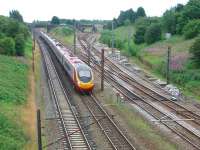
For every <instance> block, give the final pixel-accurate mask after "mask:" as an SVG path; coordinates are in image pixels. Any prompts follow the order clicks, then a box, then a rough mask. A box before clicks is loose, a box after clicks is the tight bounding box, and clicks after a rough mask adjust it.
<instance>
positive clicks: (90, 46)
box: [88, 43, 92, 66]
mask: <svg viewBox="0 0 200 150" xmlns="http://www.w3.org/2000/svg"><path fill="white" fill-rule="evenodd" d="M91 48H92V44H91V43H89V48H88V66H90V59H91Z"/></svg>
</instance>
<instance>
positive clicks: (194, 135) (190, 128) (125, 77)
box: [79, 35, 200, 149]
mask: <svg viewBox="0 0 200 150" xmlns="http://www.w3.org/2000/svg"><path fill="white" fill-rule="evenodd" d="M87 36H88V35H87ZM85 39H86V37H84V36H82V37H81V38H79V42H80V44H81V45H82V47H83V49H84V50H85V51H86V50H87V47H88V44H87V41H86V40H85ZM96 55H97V56H98V57H100V53H99V51H96ZM81 57H82V58H83V59H84V60H85V61H87V51H86V54H85V53H83V54H82V56H81ZM92 59H93V60H92V62H93V64H94V65H93V68H94V69H95V70H96V71H97V72H99V74H100V68H99V67H100V66H99V64H97V63H96V62H95V58H94V57H93V58H92ZM105 60H106V63H105V66H106V67H105V78H106V80H107V81H108V82H109V83H110V84H111V85H112V86H113V87H114V88H115V89H116V90H117V91H119V92H120V93H121V94H122V95H123V96H124V97H125V98H126V99H127V100H129V101H131V102H133V103H135V104H136V105H138V106H139V107H140V108H142V109H144V110H145V111H146V112H148V113H149V114H150V115H152V116H153V117H154V118H156V119H157V120H158V121H160V122H162V123H163V124H164V125H165V126H167V127H168V128H169V129H171V130H172V131H173V132H175V133H176V134H177V135H179V136H180V137H181V138H182V139H184V140H186V141H187V142H188V143H190V144H191V145H192V146H193V147H194V148H196V149H200V142H199V141H200V130H198V129H200V116H199V115H198V114H196V113H194V112H192V111H191V110H188V109H187V108H185V107H184V106H182V105H180V104H178V103H177V102H174V101H171V100H169V99H168V98H166V97H165V96H163V94H164V92H163V91H161V90H159V91H156V90H154V89H155V88H153V87H149V85H146V84H145V83H144V81H141V79H139V78H138V77H137V76H134V77H133V76H131V75H130V74H128V73H127V72H125V71H124V70H123V69H122V68H121V66H119V65H117V64H116V63H114V62H113V61H111V60H110V59H108V58H105ZM126 85H129V86H126ZM161 107H165V108H166V110H167V111H163V110H162V109H161ZM182 119H183V120H185V122H187V124H185V123H183V122H181V120H182Z"/></svg>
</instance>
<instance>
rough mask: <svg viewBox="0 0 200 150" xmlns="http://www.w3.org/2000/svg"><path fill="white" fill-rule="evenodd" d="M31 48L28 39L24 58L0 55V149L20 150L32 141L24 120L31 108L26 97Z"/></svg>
mask: <svg viewBox="0 0 200 150" xmlns="http://www.w3.org/2000/svg"><path fill="white" fill-rule="evenodd" d="M31 49H32V41H31V39H29V41H28V42H27V44H26V56H25V58H24V57H11V56H4V55H0V110H1V112H0V150H13V149H15V150H21V149H24V147H25V145H27V143H29V142H30V140H31V137H30V135H29V133H28V131H27V121H25V120H24V116H25V115H26V114H27V110H29V109H30V107H29V106H28V107H27V98H28V95H29V94H30V88H29V84H30V83H29V78H28V75H29V72H30V58H31ZM28 117H30V116H28ZM31 119H32V120H34V118H31Z"/></svg>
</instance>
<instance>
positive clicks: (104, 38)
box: [100, 30, 112, 46]
mask: <svg viewBox="0 0 200 150" xmlns="http://www.w3.org/2000/svg"><path fill="white" fill-rule="evenodd" d="M111 39H112V32H111V31H109V30H105V31H103V32H102V33H101V37H100V41H101V42H102V43H104V44H107V45H109V46H111Z"/></svg>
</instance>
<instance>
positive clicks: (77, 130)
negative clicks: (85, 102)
mask: <svg viewBox="0 0 200 150" xmlns="http://www.w3.org/2000/svg"><path fill="white" fill-rule="evenodd" d="M38 42H39V45H40V49H41V51H42V55H43V58H44V63H45V66H46V71H47V74H48V79H49V80H48V83H49V85H50V89H51V93H52V95H53V99H54V100H55V105H56V108H57V117H58V120H59V123H60V126H61V128H60V129H61V135H62V136H61V138H60V140H62V141H63V145H64V149H76V150H79V149H80V150H83V149H91V147H90V145H89V143H88V141H87V139H86V137H85V135H84V132H83V130H82V128H81V126H80V123H79V121H78V119H77V116H76V115H75V113H74V111H73V110H72V106H71V104H70V102H69V97H68V95H67V94H66V93H65V91H64V88H63V86H62V84H61V81H60V79H59V77H58V74H57V72H56V70H55V67H54V64H53V62H52V60H51V57H50V55H49V53H48V50H47V47H46V46H45V43H44V41H43V40H41V39H39V40H38Z"/></svg>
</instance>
